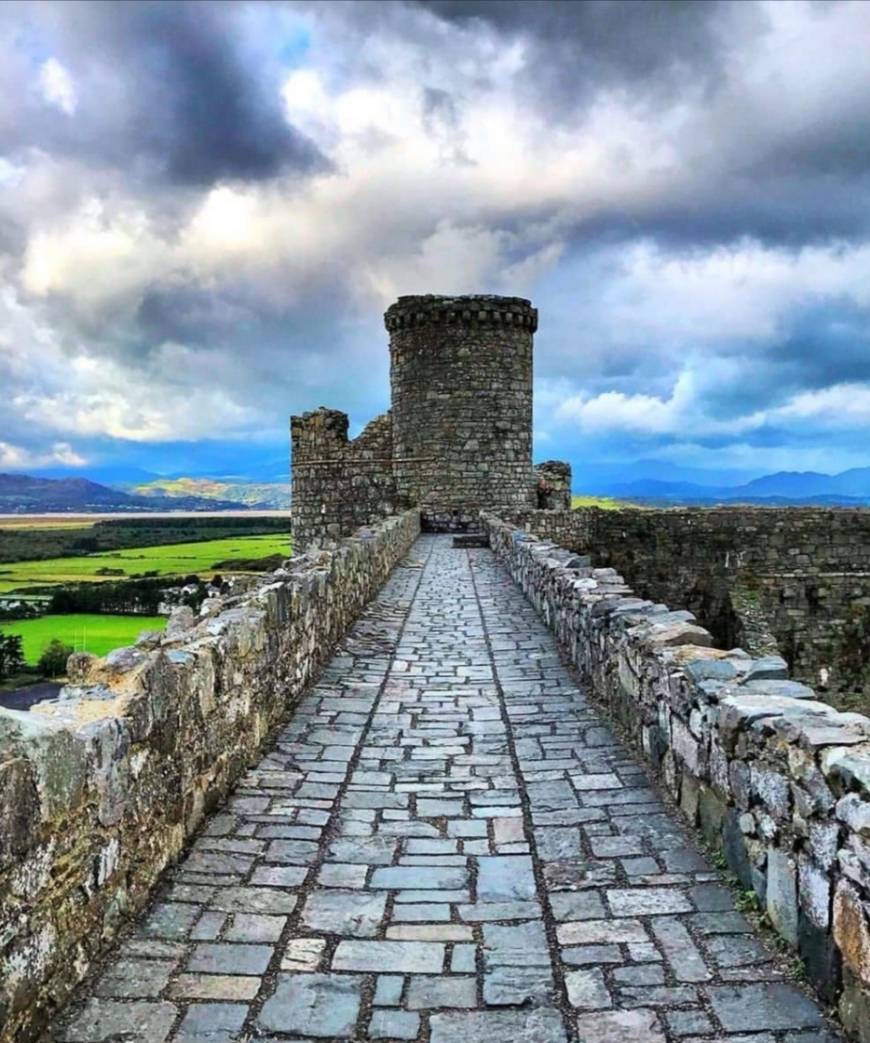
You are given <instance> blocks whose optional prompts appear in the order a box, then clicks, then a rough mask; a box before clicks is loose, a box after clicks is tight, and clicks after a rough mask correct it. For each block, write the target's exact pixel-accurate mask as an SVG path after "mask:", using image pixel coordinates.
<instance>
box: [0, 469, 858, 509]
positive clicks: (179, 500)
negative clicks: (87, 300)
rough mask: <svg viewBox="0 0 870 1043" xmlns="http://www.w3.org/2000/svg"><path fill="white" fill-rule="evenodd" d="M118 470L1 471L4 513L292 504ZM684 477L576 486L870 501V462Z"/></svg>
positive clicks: (256, 486)
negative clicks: (736, 477)
mask: <svg viewBox="0 0 870 1043" xmlns="http://www.w3.org/2000/svg"><path fill="white" fill-rule="evenodd" d="M95 473H97V472H95ZM273 473H274V472H273ZM678 473H679V472H678ZM116 474H117V477H115V476H113V477H114V480H109V481H107V479H106V478H103V479H102V481H103V482H106V484H100V483H98V482H95V481H92V480H91V479H90V478H84V477H81V476H79V475H75V476H72V475H69V476H65V477H61V478H47V477H34V476H31V475H23V474H0V513H5V514H9V513H18V514H28V513H30V514H34V513H43V512H52V511H61V512H63V511H65V512H81V513H87V512H97V511H102V512H115V511H201V510H210V511H219V510H240V509H242V510H244V509H246V508H249V509H258V510H286V509H287V508H288V507H289V506H290V484H289V482H288V481H287V480H286V477H285V476H281V478H280V479H279V480H259V481H251V480H250V479H248V478H245V477H239V476H235V475H223V476H198V477H188V476H183V475H174V476H169V477H166V476H159V475H154V474H151V473H149V472H146V471H139V472H136V471H133V472H132V473H131V472H129V471H127V472H126V473H123V477H122V476H121V473H117V472H116ZM679 477H680V480H677V481H662V480H659V479H655V478H648V477H638V478H632V479H631V480H629V481H626V480H625V478H624V477H621V478H620V477H617V478H616V479H615V480H611V479H609V478H608V476H607V473H606V471H605V469H604V468H603V467H601V468H598V469H597V473H596V474H594V475H593V474H589V473H587V474H581V475H580V476H578V478H575V481H574V491H575V492H576V493H588V494H595V495H600V496H612V497H614V498H616V499H620V500H629V501H632V502H635V503H646V504H658V505H677V504H689V505H696V506H705V505H711V504H717V503H724V504H727V503H749V504H759V505H762V506H764V505H767V506H775V505H782V506H790V505H794V506H799V505H801V504H804V505H813V504H816V505H819V506H832V507H837V506H841V507H848V506H853V507H861V506H870V467H856V468H852V470H849V471H843V472H842V473H840V474H834V475H830V474H820V473H818V472H817V471H779V472H777V473H776V474H768V475H764V476H763V477H761V478H755V479H753V480H751V481H745V482H743V483H741V484H736V483H735V484H733V485H732V484H725V483H722V484H719V485H706V484H703V483H702V482H700V481H688V480H685V476H684V475H680V476H679ZM691 477H692V478H694V477H695V474H691ZM728 477H730V476H728Z"/></svg>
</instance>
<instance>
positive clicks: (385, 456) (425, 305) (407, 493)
mask: <svg viewBox="0 0 870 1043" xmlns="http://www.w3.org/2000/svg"><path fill="white" fill-rule="evenodd" d="M384 322H385V325H386V328H387V331H388V333H389V337H390V390H391V399H392V408H391V411H390V413H388V414H386V415H385V416H384V417H379V418H377V420H375V421H372V423H371V424H370V425H369V426H368V427H367V428H366V430H365V431H364V432H363V433H362V434H361V435H360V436H359V438H357V439H355V440H354V441H352V442H349V441H348V439H347V426H348V421H347V416H346V415H345V414H344V413H339V412H338V411H337V410H330V409H325V408H321V409H318V410H316V411H314V412H313V413H306V414H305V415H304V416H295V417H293V418H292V421H291V432H292V443H293V461H292V468H293V532H294V542H295V545H296V546H297V547H299V548H304V547H306V546H308V545H309V544H311V543H312V542H318V543H322V542H323V541H324V540H328V539H336V538H338V537H340V536H345V535H348V534H349V533H350V532H352V531H353V530H354V529H355V528H356V527H357V526H358V525H362V524H370V523H371V522H373V521H374V520H375V519H377V518H380V517H384V516H386V514H388V513H390V512H391V511H393V510H396V509H403V508H405V507H411V506H418V507H419V508H420V510H421V515H422V524H423V527H424V528H428V529H435V530H441V531H444V530H454V529H455V530H465V529H467V528H470V527H475V526H476V525H477V514H478V511H479V510H480V509H481V508H490V509H491V508H496V507H497V508H503V509H507V510H516V509H520V508H532V507H534V506H536V504H538V503H539V500H540V504H541V505H542V506H546V507H550V508H557V507H558V508H559V509H566V508H567V507H568V506H570V498H571V490H570V480H571V479H570V475H571V469H570V466H569V465H567V464H562V465H559V464H558V462H556V461H551V462H550V464H548V465H547V467H548V470H547V472H546V474H543V473H541V474H536V473H535V472H534V471H533V468H532V349H533V336H534V333H535V330H536V329H537V325H538V313H537V310H536V309H535V308H533V307H532V306H531V304H530V302H529V301H527V300H525V299H524V298H522V297H496V296H492V295H472V296H465V297H443V296H435V295H432V294H428V295H425V296H420V297H400V298H399V300H398V301H397V302H396V303H395V304H393V305H392V306H391V307H390V308H388V309H387V312H386V314H385V315H384ZM554 468H555V469H554ZM560 468H561V469H560ZM541 497H543V499H540V498H541Z"/></svg>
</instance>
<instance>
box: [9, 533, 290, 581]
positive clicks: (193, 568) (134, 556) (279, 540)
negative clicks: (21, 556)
mask: <svg viewBox="0 0 870 1043" xmlns="http://www.w3.org/2000/svg"><path fill="white" fill-rule="evenodd" d="M273 554H281V555H284V556H286V557H289V556H290V536H289V534H286V535H285V534H283V533H281V534H277V533H276V534H274V535H266V536H230V537H225V538H222V539H216V540H201V541H197V542H193V543H171V544H166V545H164V546H156V547H133V548H127V549H125V550H115V551H103V552H101V553H98V554H85V555H79V556H73V557H64V558H49V559H46V560H42V561H17V562H3V561H0V594H6V593H9V592H10V591H12V590H20V589H22V588H29V587H37V586H38V587H47V586H51V585H55V584H59V583H86V582H94V583H98V582H100V581H102V580H111V579H115V580H117V579H123V578H124V577H125V576H127V577H129V576H134V575H137V576H141V575H142V574H143V573H154V574H156V575H158V576H187V575H191V574H193V573H196V574H197V575H199V576H201V577H203V578H210V577H211V576H213V575H214V574H215V572H221V571H236V572H239V571H244V570H243V569H238V568H237V569H231V568H230V567H229V566H220V563H221V562H230V561H233V560H245V561H249V560H252V559H256V558H267V557H269V556H271V555H273ZM215 566H220V567H218V568H215Z"/></svg>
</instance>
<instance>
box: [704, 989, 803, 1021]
mask: <svg viewBox="0 0 870 1043" xmlns="http://www.w3.org/2000/svg"><path fill="white" fill-rule="evenodd" d="M706 993H707V996H708V998H709V1000H710V1003H711V1005H712V1007H713V1010H714V1011H715V1013H716V1016H717V1017H718V1018H719V1020H720V1021H721V1022H722V1025H723V1026H724V1028H725V1031H726V1032H760V1031H776V1030H777V1029H798V1028H815V1027H817V1026H821V1025H822V1017H821V1014H820V1013H819V1011H818V1008H817V1007H816V1005H815V1004H814V1003H813V1002H812V1001H811V1000H809V999H808V998H807V997H806V996H805V995H804V994H803V993H802V992H801V991H800V990H799V989H797V988H795V986H794V985H788V984H786V983H784V982H770V983H765V984H763V985H708V986H707V987H706Z"/></svg>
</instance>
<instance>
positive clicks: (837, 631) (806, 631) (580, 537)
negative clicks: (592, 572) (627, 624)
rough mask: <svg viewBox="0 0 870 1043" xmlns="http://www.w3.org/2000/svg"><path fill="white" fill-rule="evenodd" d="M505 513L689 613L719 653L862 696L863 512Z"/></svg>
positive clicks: (867, 519) (867, 593) (869, 548)
mask: <svg viewBox="0 0 870 1043" xmlns="http://www.w3.org/2000/svg"><path fill="white" fill-rule="evenodd" d="M512 518H513V520H515V521H517V522H518V523H520V524H522V525H523V527H524V528H528V529H530V530H531V531H533V532H535V533H536V534H538V535H540V536H543V537H545V538H547V539H552V540H555V541H556V542H558V543H560V544H561V545H562V546H565V547H568V548H570V549H571V550H576V551H579V552H583V553H589V554H591V555H592V556H593V559H594V561H595V563H596V564H597V565H610V566H613V567H614V568H616V569H618V570H619V571H620V572H621V573H622V574H623V575H625V576H626V577H627V579H628V580H629V582H630V583H631V584H632V586H633V587H634V588H635V589H636V590H637V591H638V593H639V594H641V595H642V596H643V597H649V598H653V599H655V600H657V601H663V602H666V603H669V604H679V605H682V606H685V607H686V608H688V609H690V610H691V611H693V612H694V613H695V614H696V615H697V616H698V618H699V619H701V620H702V621H703V623H704V625H705V626H707V627H709V628H710V630H711V631H712V632H713V633H714V634H715V635H716V638H717V640H718V641H719V643H720V644H722V645H723V647H734V646H740V647H743V648H747V649H748V650H749V651H753V652H763V651H772V650H775V648H777V647H778V649H779V651H781V653H782V654H783V655H784V656H785V658H786V660H787V661H788V663H789V666H790V668H791V669H792V672H793V673H794V675H795V676H797V677H799V678H801V679H802V680H805V681H807V682H808V683H810V684H813V685H816V686H818V688H819V690H820V691H824V692H829V693H832V694H833V693H841V694H842V693H849V692H855V693H858V692H861V691H862V690H863V691H864V692H870V511H867V510H859V509H821V508H815V507H807V508H803V507H789V508H768V507H739V508H738V507H722V508H712V509H709V508H708V509H704V508H691V509H684V508H674V509H669V510H621V511H602V510H598V509H595V508H591V509H585V510H578V511H572V512H571V513H570V514H567V515H566V514H549V515H548V514H544V513H541V512H527V513H523V514H514V515H513V516H512ZM838 697H839V696H838Z"/></svg>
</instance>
